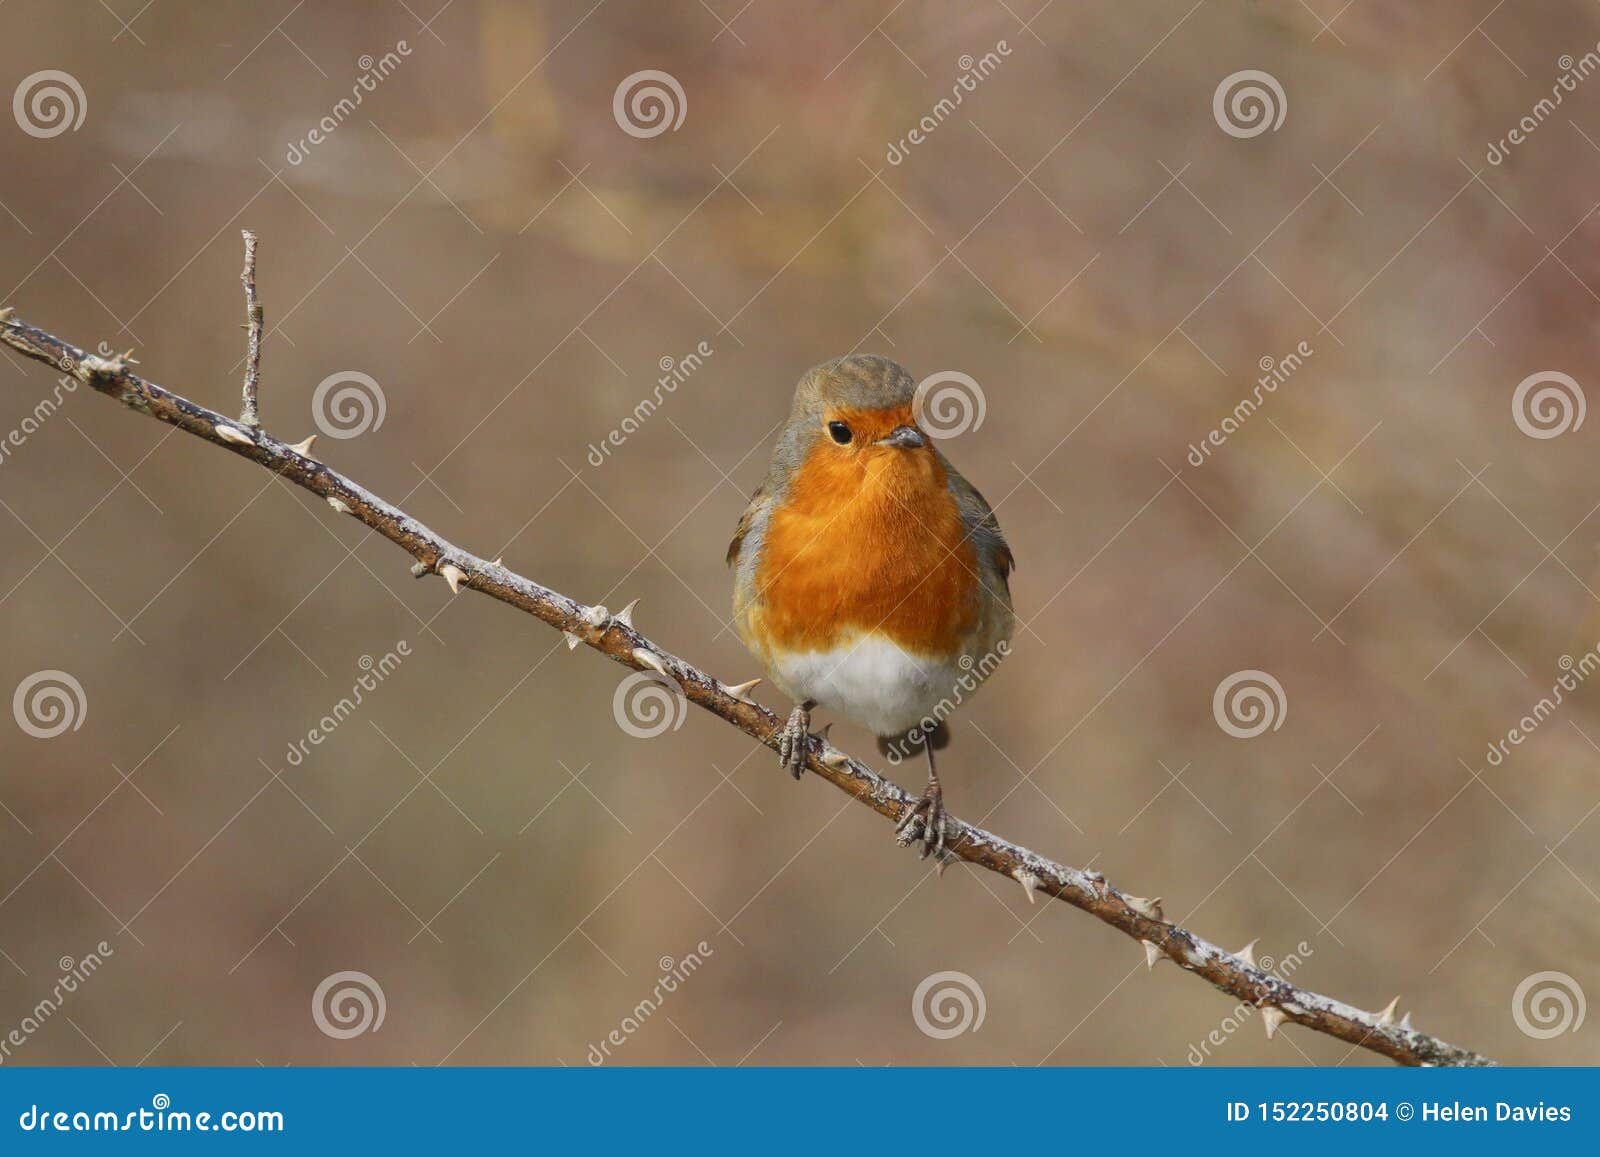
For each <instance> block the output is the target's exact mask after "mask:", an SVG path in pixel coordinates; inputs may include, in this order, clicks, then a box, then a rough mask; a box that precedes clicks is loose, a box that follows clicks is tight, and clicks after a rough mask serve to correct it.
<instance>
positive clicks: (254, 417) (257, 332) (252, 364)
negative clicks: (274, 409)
mask: <svg viewBox="0 0 1600 1157" xmlns="http://www.w3.org/2000/svg"><path fill="white" fill-rule="evenodd" d="M240 232H241V233H243V234H244V272H243V273H241V274H239V280H240V281H241V282H243V283H244V313H245V319H246V321H245V324H246V327H247V328H248V329H249V331H250V336H249V338H248V342H247V344H246V346H245V357H244V403H243V405H242V406H241V407H240V410H239V421H241V422H243V423H244V424H245V425H246V426H249V427H251V428H252V429H254V428H255V427H257V426H259V425H261V414H260V403H259V401H258V399H257V395H258V394H259V393H260V391H261V329H262V326H263V324H264V323H265V321H266V314H265V313H264V312H263V311H262V309H261V303H260V302H259V301H257V300H256V235H255V233H254V232H252V231H251V230H249V229H241V230H240Z"/></svg>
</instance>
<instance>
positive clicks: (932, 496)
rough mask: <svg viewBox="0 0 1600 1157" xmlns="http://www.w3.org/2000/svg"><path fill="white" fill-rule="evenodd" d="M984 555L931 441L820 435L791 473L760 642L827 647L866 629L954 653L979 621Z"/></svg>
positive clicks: (777, 522) (778, 515)
mask: <svg viewBox="0 0 1600 1157" xmlns="http://www.w3.org/2000/svg"><path fill="white" fill-rule="evenodd" d="M976 576H977V560H976V555H975V553H974V550H973V546H972V543H971V542H970V541H969V540H968V538H967V535H966V529H965V527H964V526H963V524H962V520H961V513H960V510H959V508H958V507H957V506H956V502H955V498H954V496H953V495H952V494H951V493H950V488H949V478H948V475H947V474H946V472H945V468H944V465H943V463H942V462H941V461H940V460H939V458H938V457H937V456H936V455H935V454H934V453H933V451H932V450H931V449H917V450H905V449H899V448H895V447H887V446H884V447H880V446H864V447H862V448H861V449H859V450H858V451H856V452H854V453H839V452H836V448H834V447H832V446H829V445H827V444H825V443H819V444H818V445H817V446H816V447H815V449H813V451H812V452H811V454H810V455H809V456H808V457H807V458H806V460H805V461H804V463H803V464H802V465H801V467H800V468H799V470H797V471H796V473H795V476H794V477H793V478H792V479H791V481H790V484H789V487H788V489H787V493H786V494H785V497H784V500H783V501H782V502H781V503H780V504H779V505H778V506H776V507H775V509H774V510H773V512H772V515H771V518H770V520H769V522H768V525H767V528H766V533H765V535H764V541H763V549H762V555H761V560H760V563H759V565H758V567H757V570H756V576H755V581H756V586H757V589H758V592H759V596H760V597H759V605H760V606H761V611H760V615H759V618H760V624H759V629H760V632H761V634H762V635H763V636H764V638H763V640H762V641H763V642H764V643H765V644H766V645H767V646H769V647H774V648H779V649H783V650H790V651H813V650H819V651H820V650H828V649H830V648H832V647H835V646H838V645H840V644H841V643H844V642H847V641H848V640H849V639H851V638H852V637H854V636H856V635H858V634H860V633H863V632H865V633H879V634H882V635H885V636H887V637H888V638H889V639H891V640H892V641H893V642H895V643H896V644H898V645H899V646H901V647H904V648H907V649H909V650H913V651H919V652H922V653H925V654H935V655H946V654H949V653H951V652H952V651H954V650H956V649H959V647H960V646H961V643H962V641H963V640H964V639H966V638H967V637H968V636H969V635H970V633H971V632H972V630H973V629H974V627H975V626H976V623H977V619H978V614H979V609H980V603H979V589H978V579H977V577H976Z"/></svg>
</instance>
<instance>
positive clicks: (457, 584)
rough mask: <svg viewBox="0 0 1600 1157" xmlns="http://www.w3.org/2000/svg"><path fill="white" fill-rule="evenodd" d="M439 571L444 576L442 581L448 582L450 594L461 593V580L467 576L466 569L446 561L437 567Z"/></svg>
mask: <svg viewBox="0 0 1600 1157" xmlns="http://www.w3.org/2000/svg"><path fill="white" fill-rule="evenodd" d="M439 573H440V574H441V575H443V576H444V581H445V582H447V583H449V584H450V593H451V594H453V595H458V594H460V593H461V581H462V580H463V579H465V578H466V577H467V572H466V571H464V570H462V569H461V568H460V567H458V566H456V565H455V564H454V563H449V562H447V563H445V564H444V565H443V566H442V567H440V568H439Z"/></svg>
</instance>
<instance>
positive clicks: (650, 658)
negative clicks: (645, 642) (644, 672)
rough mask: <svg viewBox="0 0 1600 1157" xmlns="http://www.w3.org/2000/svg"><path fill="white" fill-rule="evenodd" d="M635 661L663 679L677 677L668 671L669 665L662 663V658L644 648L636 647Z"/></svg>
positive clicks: (634, 652)
mask: <svg viewBox="0 0 1600 1157" xmlns="http://www.w3.org/2000/svg"><path fill="white" fill-rule="evenodd" d="M633 659H634V662H636V663H638V664H639V665H640V666H643V667H649V668H650V670H652V671H654V672H655V673H656V674H658V675H661V676H662V677H663V678H667V679H674V680H675V679H676V676H674V675H673V673H672V672H671V671H669V670H667V665H666V664H665V663H663V662H662V661H661V656H660V655H657V654H656V653H655V652H654V651H650V650H646V649H645V648H644V647H635V648H634V649H633Z"/></svg>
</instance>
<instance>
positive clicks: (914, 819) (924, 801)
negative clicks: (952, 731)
mask: <svg viewBox="0 0 1600 1157" xmlns="http://www.w3.org/2000/svg"><path fill="white" fill-rule="evenodd" d="M922 749H923V750H924V751H925V752H927V753H928V786H927V788H925V789H924V790H923V793H922V798H921V799H919V800H917V802H916V803H914V804H912V805H911V806H910V807H909V808H907V809H906V814H905V815H904V816H902V817H901V818H900V825H899V827H897V828H896V829H895V833H896V834H895V840H896V841H897V842H898V843H899V844H900V846H901V847H905V846H906V845H908V844H910V843H911V842H912V841H913V840H917V839H920V840H921V841H922V854H921V856H920V857H919V858H920V859H924V860H926V859H927V858H928V853H929V852H938V853H939V858H940V859H941V860H943V858H944V836H945V822H944V790H943V789H942V788H941V787H940V786H939V773H938V772H937V771H936V770H934V766H933V742H932V739H931V737H930V738H928V739H925V740H924V741H923V745H922ZM919 824H920V827H918V826H917V825H919Z"/></svg>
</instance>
